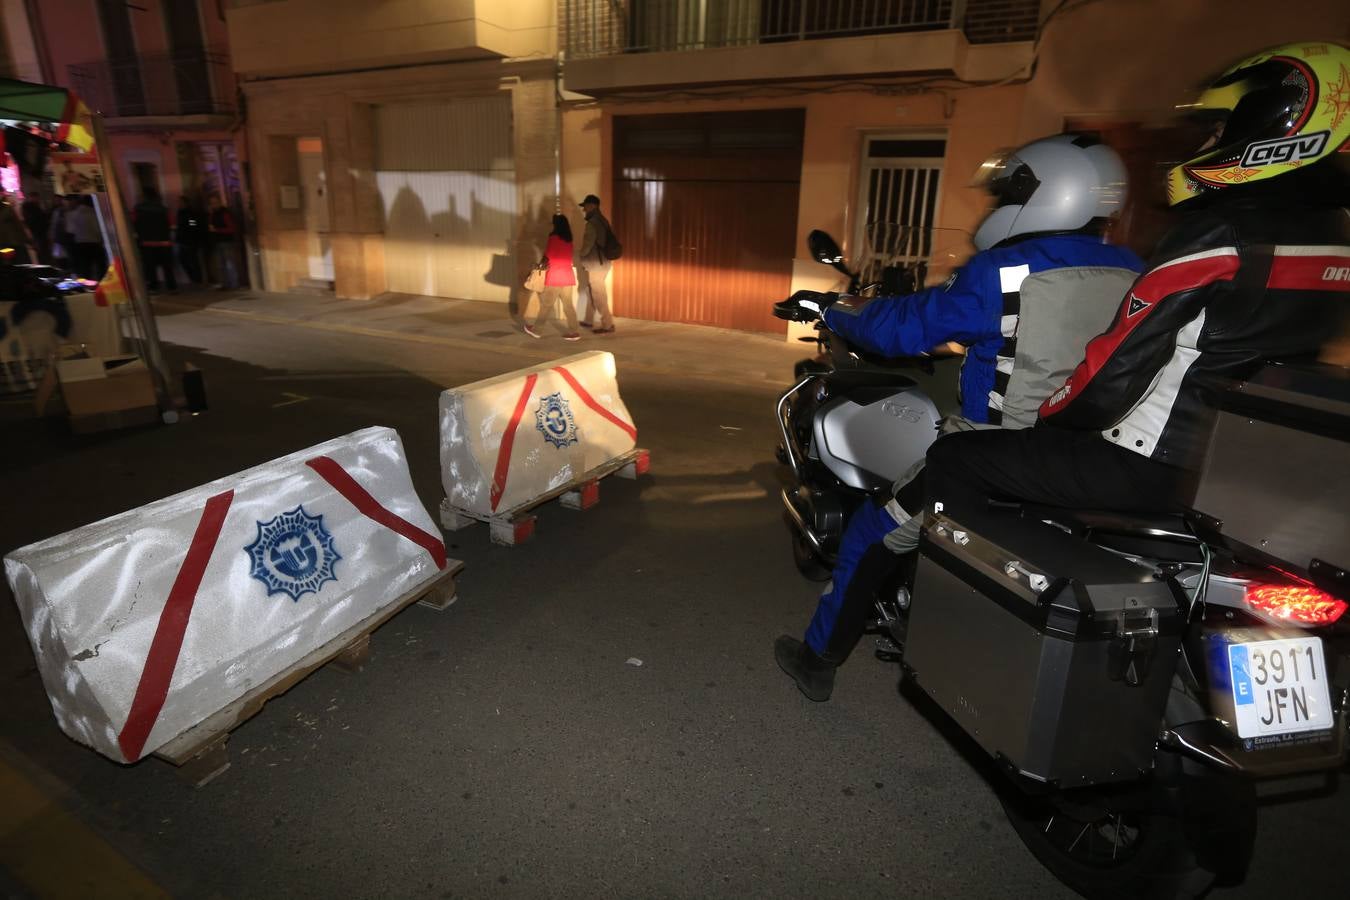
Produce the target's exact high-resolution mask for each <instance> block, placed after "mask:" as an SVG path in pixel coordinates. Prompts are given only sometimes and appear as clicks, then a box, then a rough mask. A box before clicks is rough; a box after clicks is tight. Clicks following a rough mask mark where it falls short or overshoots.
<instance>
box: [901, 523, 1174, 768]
mask: <svg viewBox="0 0 1350 900" xmlns="http://www.w3.org/2000/svg"><path fill="white" fill-rule="evenodd" d="M972 526H973V527H972ZM976 529H978V531H977V530H976ZM919 553H920V558H919V565H918V571H917V575H916V579H915V585H914V593H913V599H912V601H911V606H910V622H909V633H908V639H907V640H906V642H905V650H904V656H905V659H904V662H905V667H906V669H907V670H909V671H910V673H911V674H912V675H913V676H914V677H915V679H916V681H917V683H918V686H919V687H920V688H921V689H922V690H923V691H924V693H926V694H928V695H929V696H930V697H932V698H933V699H934V700H935V701H936V702H937V703H938V704H939V705H940V706H941V707H942V708H943V709H944V710H946V711H947V713H949V714H950V715H951V716H952V718H954V719H955V720H956V722H957V723H958V724H959V725H960V726H961V727H962V728H963V729H964V730H965V731H966V732H967V733H968V734H970V735H971V736H972V737H973V738H974V739H975V740H976V742H978V743H979V744H980V745H981V746H982V747H983V748H984V749H985V750H986V751H988V752H989V753H990V754H991V755H993V756H994V757H995V758H997V759H1000V760H1003V761H1004V762H1005V763H1006V764H1007V765H1008V766H1009V767H1010V768H1012V769H1013V770H1015V771H1017V772H1019V773H1021V774H1023V775H1025V776H1028V777H1030V778H1033V779H1035V780H1037V781H1042V782H1047V783H1051V784H1055V785H1058V786H1061V787H1072V786H1081V785H1090V784H1103V783H1110V782H1118V781H1127V780H1131V779H1134V778H1138V777H1139V775H1140V773H1142V772H1147V771H1149V770H1150V769H1151V768H1152V765H1153V755H1154V749H1155V743H1156V741H1157V739H1158V735H1159V733H1160V731H1161V729H1162V722H1163V711H1164V707H1165V705H1166V702H1167V695H1168V691H1169V689H1170V687H1171V684H1172V674H1173V672H1174V671H1175V669H1176V665H1177V654H1178V652H1179V651H1180V647H1181V632H1182V629H1183V627H1184V624H1185V617H1184V615H1183V613H1182V605H1181V602H1182V600H1183V599H1184V594H1182V593H1181V591H1180V589H1179V588H1178V587H1177V586H1176V585H1175V583H1173V582H1172V581H1171V580H1170V579H1168V580H1159V579H1157V578H1155V577H1154V576H1153V575H1152V573H1151V572H1150V571H1149V570H1147V569H1145V568H1143V567H1141V566H1139V565H1136V564H1134V563H1131V562H1128V561H1126V560H1125V559H1122V558H1121V557H1119V556H1116V555H1114V554H1112V553H1109V552H1107V551H1105V550H1102V549H1101V548H1099V547H1096V546H1094V545H1092V544H1090V543H1088V542H1086V541H1084V540H1082V539H1081V538H1076V537H1073V536H1071V535H1069V534H1066V533H1064V532H1062V531H1060V530H1058V529H1055V528H1053V527H1051V526H1049V525H1046V524H1044V523H1042V522H1039V521H1036V520H1034V519H1027V518H1023V517H1022V516H1020V515H1019V514H1018V513H1017V512H1009V511H1006V510H1004V511H991V512H990V513H987V514H982V516H981V517H980V518H979V520H978V521H977V522H972V523H971V524H970V525H967V524H965V523H958V522H955V521H952V520H951V519H948V518H944V517H942V516H936V517H933V518H930V520H929V521H928V523H927V525H926V527H925V529H924V533H923V537H922V539H921V542H920V549H919Z"/></svg>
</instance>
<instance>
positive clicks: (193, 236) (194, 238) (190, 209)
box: [174, 194, 210, 284]
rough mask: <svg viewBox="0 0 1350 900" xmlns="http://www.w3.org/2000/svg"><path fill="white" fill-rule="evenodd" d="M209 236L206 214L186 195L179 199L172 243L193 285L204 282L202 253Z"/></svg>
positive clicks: (179, 261)
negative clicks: (176, 248)
mask: <svg viewBox="0 0 1350 900" xmlns="http://www.w3.org/2000/svg"><path fill="white" fill-rule="evenodd" d="M209 234H210V232H209V231H208V230H207V227H206V213H205V212H204V211H203V210H202V209H201V207H199V206H198V205H197V204H196V203H195V202H193V200H192V198H191V197H189V196H187V195H186V194H184V195H183V196H182V197H179V198H178V219H177V227H176V228H175V229H174V242H175V243H177V245H178V263H179V265H181V266H182V267H183V271H184V272H186V273H187V277H188V281H190V282H192V283H193V284H202V283H203V282H204V280H205V279H204V278H203V277H202V253H203V252H204V251H205V249H206V241H207V237H208V236H209Z"/></svg>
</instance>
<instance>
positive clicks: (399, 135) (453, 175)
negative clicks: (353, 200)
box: [375, 95, 516, 302]
mask: <svg viewBox="0 0 1350 900" xmlns="http://www.w3.org/2000/svg"><path fill="white" fill-rule="evenodd" d="M375 123H376V124H375V132H376V134H375V139H376V146H375V170H376V171H375V181H376V185H377V186H378V188H379V191H380V201H381V203H382V205H383V207H384V222H385V229H384V231H385V235H384V236H385V270H386V273H387V277H388V281H389V290H391V291H396V292H400V293H408V294H430V295H432V296H436V297H458V298H463V299H469V300H498V301H502V302H505V301H507V300H508V299H509V296H510V286H511V281H512V280H513V279H514V276H515V271H516V266H515V260H514V259H513V257H512V249H513V245H512V235H513V232H514V228H515V218H516V172H515V162H514V159H513V156H512V152H511V98H510V96H509V95H503V96H500V97H468V98H463V99H456V100H451V101H448V102H444V103H435V104H397V105H390V106H380V107H378V108H377V109H376V113H375Z"/></svg>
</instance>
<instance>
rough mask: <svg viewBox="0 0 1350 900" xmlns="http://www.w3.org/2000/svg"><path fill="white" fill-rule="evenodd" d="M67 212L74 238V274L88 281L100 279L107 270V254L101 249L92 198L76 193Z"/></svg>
mask: <svg viewBox="0 0 1350 900" xmlns="http://www.w3.org/2000/svg"><path fill="white" fill-rule="evenodd" d="M74 196H75V202H74V203H73V204H72V206H71V208H70V209H69V211H68V214H67V220H68V222H69V228H70V233H71V235H72V237H74V239H75V251H74V257H75V274H77V275H79V276H80V277H81V278H87V279H89V280H90V281H101V280H102V279H103V275H104V273H105V272H107V271H108V255H107V253H106V252H105V251H104V249H103V229H101V228H100V227H99V224H98V213H96V212H94V198H93V197H90V196H88V195H85V194H77V195H74Z"/></svg>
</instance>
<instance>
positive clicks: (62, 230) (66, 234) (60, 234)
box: [47, 194, 80, 272]
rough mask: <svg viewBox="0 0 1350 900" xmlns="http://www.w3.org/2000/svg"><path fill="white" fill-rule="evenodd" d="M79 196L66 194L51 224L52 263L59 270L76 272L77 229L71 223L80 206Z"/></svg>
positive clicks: (48, 231) (49, 226) (48, 230)
mask: <svg viewBox="0 0 1350 900" xmlns="http://www.w3.org/2000/svg"><path fill="white" fill-rule="evenodd" d="M79 202H80V195H79V194H66V195H65V196H64V197H60V198H58V199H57V201H56V209H55V210H53V211H52V219H51V224H50V225H48V226H47V234H48V236H50V237H51V241H52V262H53V263H54V264H55V265H56V267H57V268H58V269H63V270H64V271H66V272H75V271H76V270H75V227H74V225H73V223H72V221H71V219H72V216H73V215H74V212H75V207H76V206H77V205H79Z"/></svg>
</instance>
